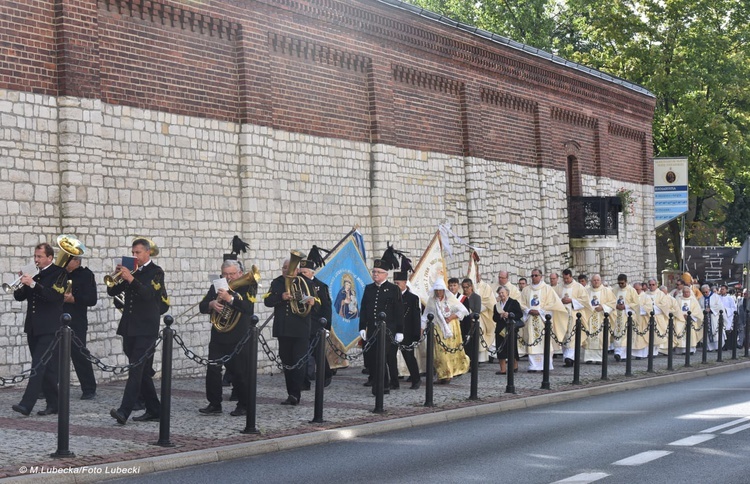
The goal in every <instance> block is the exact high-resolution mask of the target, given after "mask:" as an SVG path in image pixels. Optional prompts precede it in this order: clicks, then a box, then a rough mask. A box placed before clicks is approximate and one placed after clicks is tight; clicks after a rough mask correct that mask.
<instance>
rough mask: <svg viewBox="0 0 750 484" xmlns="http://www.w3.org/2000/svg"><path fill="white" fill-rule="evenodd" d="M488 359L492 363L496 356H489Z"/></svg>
mask: <svg viewBox="0 0 750 484" xmlns="http://www.w3.org/2000/svg"><path fill="white" fill-rule="evenodd" d="M487 361H489V362H490V363H494V361H495V357H494V356H490V357H489V358H487Z"/></svg>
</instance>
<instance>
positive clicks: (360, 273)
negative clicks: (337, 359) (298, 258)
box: [315, 234, 372, 351]
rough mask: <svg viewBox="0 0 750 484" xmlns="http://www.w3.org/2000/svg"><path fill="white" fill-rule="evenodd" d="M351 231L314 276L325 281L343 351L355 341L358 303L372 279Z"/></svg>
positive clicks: (335, 334)
mask: <svg viewBox="0 0 750 484" xmlns="http://www.w3.org/2000/svg"><path fill="white" fill-rule="evenodd" d="M357 242H358V241H357V239H356V238H355V236H354V234H350V235H349V236H347V237H346V238H345V239H344V240H343V241H342V242H341V243H339V244H338V245H337V246H336V247H335V248H334V249H333V250H332V251H331V253H330V254H328V256H327V257H326V259H325V264H326V265H325V266H323V267H322V268H321V269H320V270H319V271H318V272H317V273H316V274H315V276H316V277H317V278H318V279H320V280H321V281H323V282H325V283H326V284H327V285H328V288H329V289H330V291H331V299H332V302H333V321H331V328H332V333H333V335H334V336H335V337H337V338H338V339H339V340H341V343H342V344H343V347H344V349H345V350H346V351H348V350H349V349H351V348H353V347H354V346H355V345H356V344H357V343H358V341H359V304H360V301H361V300H362V294H364V291H365V286H366V285H367V284H369V283H371V282H372V277H370V270H369V269H368V268H367V264H365V261H364V259H363V258H362V255H361V252H360V249H359V248H358V244H357Z"/></svg>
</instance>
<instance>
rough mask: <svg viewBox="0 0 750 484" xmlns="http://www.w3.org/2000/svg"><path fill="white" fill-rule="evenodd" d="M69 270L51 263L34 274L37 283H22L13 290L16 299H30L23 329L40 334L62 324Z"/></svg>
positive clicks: (55, 328) (53, 330)
mask: <svg viewBox="0 0 750 484" xmlns="http://www.w3.org/2000/svg"><path fill="white" fill-rule="evenodd" d="M67 278H68V272H67V271H66V270H65V269H63V268H62V267H58V266H56V265H55V264H50V265H49V267H47V268H46V269H44V270H43V271H39V273H38V274H37V275H35V276H34V282H36V285H35V286H34V287H33V288H31V287H29V286H27V285H22V286H21V287H19V288H18V289H16V290H15V292H13V297H14V298H15V299H16V301H26V300H28V301H29V306H28V308H27V310H26V320H25V321H24V325H23V331H24V332H25V333H27V334H33V335H40V334H50V333H54V332H56V331H57V330H58V328H60V326H62V323H61V322H60V316H62V313H63V294H65V286H66V281H67Z"/></svg>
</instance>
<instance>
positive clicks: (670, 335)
mask: <svg viewBox="0 0 750 484" xmlns="http://www.w3.org/2000/svg"><path fill="white" fill-rule="evenodd" d="M673 357H674V314H672V313H669V322H668V323H667V370H668V371H672V370H674V368H673V367H672V358H673Z"/></svg>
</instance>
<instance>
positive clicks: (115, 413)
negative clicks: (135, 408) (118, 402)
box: [109, 408, 128, 425]
mask: <svg viewBox="0 0 750 484" xmlns="http://www.w3.org/2000/svg"><path fill="white" fill-rule="evenodd" d="M109 416H110V417H112V418H113V419H115V420H117V423H118V424H120V425H125V422H127V421H128V417H126V416H125V415H123V413H122V412H121V411H119V410H117V409H115V408H113V409H112V410H110V411H109Z"/></svg>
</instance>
